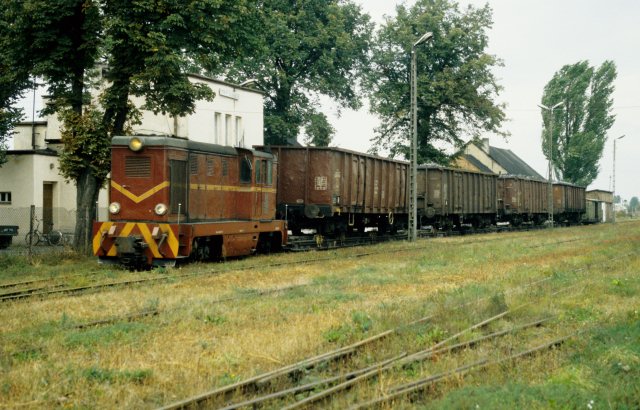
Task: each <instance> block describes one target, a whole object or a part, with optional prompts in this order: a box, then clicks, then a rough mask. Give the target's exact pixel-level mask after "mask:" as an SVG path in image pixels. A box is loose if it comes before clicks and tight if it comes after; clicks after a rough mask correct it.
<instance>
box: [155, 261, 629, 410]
mask: <svg viewBox="0 0 640 410" xmlns="http://www.w3.org/2000/svg"><path fill="white" fill-rule="evenodd" d="M637 254H638V253H637V252H631V253H629V254H626V255H621V256H620V257H619V258H615V259H607V260H605V261H603V262H602V263H600V264H594V265H591V266H590V268H593V267H596V266H598V265H602V266H606V265H607V264H611V263H613V262H617V261H618V260H621V259H622V258H626V257H629V256H633V255H636V256H637ZM583 270H584V268H580V269H575V270H574V273H576V274H577V273H579V272H580V271H583ZM551 279H552V278H551V277H549V276H547V277H544V278H541V279H539V280H537V281H535V282H532V283H526V284H522V285H520V286H517V287H515V288H511V289H508V290H506V291H505V292H504V293H505V295H507V294H513V293H516V292H518V293H525V292H527V293H528V294H534V293H532V292H530V291H529V289H530V288H531V287H535V286H540V285H543V284H544V283H545V282H548V281H550V280H551ZM575 279H576V280H575V283H569V284H565V285H564V286H560V287H558V288H557V289H555V290H552V291H551V292H550V293H549V294H546V293H547V292H543V294H542V296H540V295H539V297H550V298H555V297H557V296H558V295H560V294H561V293H564V292H568V291H572V290H575V289H576V288H577V287H578V286H579V285H581V284H582V283H581V281H582V280H584V278H581V277H580V276H576V277H575ZM545 294H546V295H545ZM488 299H489V298H485V300H484V302H486V301H488ZM480 302H481V301H478V300H473V301H470V302H467V303H464V304H461V305H458V306H456V307H455V308H453V309H451V310H450V311H452V310H457V309H463V308H465V307H467V306H469V305H470V304H477V303H480ZM533 303H536V300H531V301H530V302H528V303H525V304H522V305H520V306H518V307H516V308H513V309H510V310H505V311H502V312H500V313H499V314H497V315H494V316H491V317H489V318H487V319H485V320H482V321H480V322H478V323H476V324H474V325H472V326H470V327H468V328H465V329H463V330H461V331H459V332H456V333H455V334H454V335H452V336H450V337H448V338H446V339H444V340H441V341H440V342H438V343H436V344H434V345H433V346H430V347H428V348H426V349H415V350H414V351H411V352H409V351H408V350H405V351H400V352H396V353H395V354H394V355H391V356H390V357H381V358H379V360H377V361H376V362H375V363H373V364H369V365H368V366H366V367H360V368H349V367H348V363H349V359H350V358H352V357H355V356H357V354H358V353H359V352H360V351H362V350H364V348H365V347H367V346H370V345H371V344H373V343H384V342H385V341H386V340H388V339H392V338H394V337H397V336H398V335H400V334H401V333H403V332H406V331H407V329H409V328H411V327H413V326H415V325H418V324H425V323H428V322H431V321H433V320H434V319H435V316H434V315H430V316H426V317H423V318H420V319H417V320H415V321H413V322H411V323H407V324H404V325H402V326H399V327H397V328H394V329H391V330H388V331H385V332H382V333H379V334H377V335H375V336H372V337H369V338H367V339H364V340H362V341H359V342H357V343H354V344H352V345H349V346H346V347H343V348H340V349H337V350H333V351H330V352H326V353H323V354H320V355H317V356H314V357H312V358H308V359H304V360H301V361H299V362H297V363H294V364H291V365H287V366H284V367H281V368H278V369H275V370H273V371H271V372H268V373H264V374H260V375H257V376H254V377H252V378H250V379H247V380H244V381H240V382H237V383H235V384H232V385H229V386H225V387H222V388H218V389H214V390H211V391H209V392H205V393H202V394H199V395H197V396H194V397H190V398H187V399H184V400H182V401H179V402H176V403H172V404H169V405H167V406H165V407H161V409H183V408H199V407H212V406H215V407H216V408H224V409H227V410H230V409H237V408H247V407H254V408H255V407H259V406H268V407H277V408H285V409H296V408H311V407H314V406H316V405H318V404H319V403H320V402H322V401H324V400H328V399H332V398H335V397H336V396H339V395H343V394H345V392H347V391H348V390H349V389H351V388H353V387H354V386H356V385H358V386H363V385H365V384H366V383H369V384H373V383H374V380H375V379H376V378H377V377H379V376H380V375H381V374H383V373H387V372H389V373H393V372H396V373H397V372H401V371H402V369H406V368H407V367H410V366H413V365H414V364H416V363H422V362H425V361H427V360H430V359H432V358H439V359H442V357H443V356H444V355H452V354H455V353H457V352H462V351H468V350H473V349H474V348H475V347H477V346H481V345H485V344H487V343H489V342H494V341H495V340H497V339H500V338H503V337H505V336H508V335H514V334H519V333H521V332H524V331H526V330H527V329H532V328H541V327H543V326H546V324H548V323H550V322H552V321H553V319H554V318H553V317H543V318H540V319H535V320H532V321H528V322H524V323H520V324H516V325H513V326H503V327H502V328H501V329H499V330H494V331H491V332H485V334H483V335H482V336H479V337H475V338H472V339H467V340H461V338H463V336H465V335H469V334H470V333H472V332H477V331H479V330H481V329H484V328H487V326H488V325H490V324H492V323H494V324H495V323H498V322H499V321H501V320H503V319H504V318H505V317H507V316H511V315H513V314H514V312H516V311H518V310H521V309H523V308H525V307H527V306H530V305H531V304H533ZM444 313H445V312H442V313H441V314H444ZM582 331H585V330H584V329H583V330H582ZM564 333H565V334H564V335H563V336H560V337H556V336H554V337H553V338H550V337H548V336H547V337H541V336H540V335H539V334H533V335H532V337H529V338H527V343H526V344H521V345H520V346H513V345H512V344H507V345H505V346H502V347H501V346H500V344H497V345H496V347H495V348H494V349H493V350H491V349H490V350H491V352H492V353H491V354H485V355H484V356H482V357H479V358H476V360H474V361H471V362H468V363H466V364H464V365H462V366H456V367H452V368H447V369H444V370H442V371H440V372H438V373H435V374H432V375H428V376H426V377H421V378H418V379H416V380H412V381H410V382H406V383H399V384H397V385H393V386H390V387H385V389H384V390H383V392H382V394H373V395H370V396H373V397H368V398H367V400H365V401H362V402H361V403H358V404H356V405H354V406H353V408H354V409H355V408H357V409H360V408H371V407H378V406H380V405H382V404H384V403H386V402H389V401H393V400H397V399H400V398H402V397H406V396H409V395H411V394H413V393H415V392H416V391H419V390H423V389H425V388H426V387H428V386H430V385H432V384H435V383H438V382H442V381H445V380H447V379H450V378H452V377H463V376H464V375H466V374H468V373H470V372H472V371H476V370H480V369H483V368H486V367H489V366H497V365H500V364H502V363H505V362H509V361H514V360H518V359H522V358H525V357H528V356H531V355H534V354H538V353H540V352H542V351H544V350H548V349H552V348H555V347H557V346H560V345H562V344H563V343H564V342H565V341H566V340H567V339H568V338H571V337H574V336H575V334H573V333H571V332H568V333H567V332H564ZM380 350H383V349H380ZM485 350H486V349H485ZM514 351H516V353H514ZM369 354H370V353H369ZM337 360H341V361H342V362H344V363H347V366H344V365H343V366H342V367H340V368H339V369H338V370H337V371H336V373H335V374H330V375H328V376H327V375H323V374H322V373H321V372H320V373H318V374H316V376H315V377H312V378H315V379H316V380H314V381H313V382H310V383H301V384H300V383H297V380H298V378H296V377H289V378H287V376H292V375H294V374H296V373H298V374H300V373H309V372H311V371H313V370H314V369H316V368H318V367H321V366H320V365H323V364H325V365H324V366H322V367H323V369H326V368H327V367H328V366H327V365H326V363H328V362H335V361H337ZM323 376H324V377H323ZM387 380H388V379H387ZM272 385H277V386H278V388H277V389H272V388H271V387H272ZM380 390H381V389H380V388H379V387H372V388H371V389H370V391H373V392H380ZM346 394H348V393H346ZM305 395H306V396H305ZM301 397H303V398H301Z"/></svg>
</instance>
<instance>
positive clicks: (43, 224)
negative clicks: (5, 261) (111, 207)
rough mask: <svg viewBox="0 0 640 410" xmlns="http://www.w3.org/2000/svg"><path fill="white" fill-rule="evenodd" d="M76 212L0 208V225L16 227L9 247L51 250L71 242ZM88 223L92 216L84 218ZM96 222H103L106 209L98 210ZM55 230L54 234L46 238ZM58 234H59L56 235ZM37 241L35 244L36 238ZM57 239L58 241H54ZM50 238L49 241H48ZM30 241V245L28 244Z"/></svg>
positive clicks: (67, 210)
mask: <svg viewBox="0 0 640 410" xmlns="http://www.w3.org/2000/svg"><path fill="white" fill-rule="evenodd" d="M76 217H77V215H76V210H75V209H65V208H50V209H47V210H45V209H43V208H42V207H36V206H31V207H22V208H13V207H0V225H9V226H17V227H18V235H17V236H13V238H12V244H11V246H10V247H11V248H24V247H28V246H29V245H31V246H32V247H36V248H41V247H43V248H44V247H47V248H51V250H53V248H56V247H59V248H61V247H62V246H60V245H65V244H68V245H70V244H72V243H73V233H74V230H75V226H76ZM84 218H86V219H87V220H88V221H89V223H91V221H94V220H96V215H86V216H84ZM98 219H99V220H106V219H107V209H106V208H100V209H98ZM51 231H55V232H54V235H50V232H51ZM58 232H59V233H58ZM38 237H39V238H40V241H37V238H38ZM56 238H59V239H60V240H59V241H58V240H56ZM49 239H51V240H49ZM29 242H31V243H29Z"/></svg>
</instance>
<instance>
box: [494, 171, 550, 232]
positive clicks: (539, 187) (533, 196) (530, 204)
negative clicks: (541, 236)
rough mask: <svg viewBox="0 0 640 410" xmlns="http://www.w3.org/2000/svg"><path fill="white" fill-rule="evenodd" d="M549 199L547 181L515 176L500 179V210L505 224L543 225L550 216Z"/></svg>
mask: <svg viewBox="0 0 640 410" xmlns="http://www.w3.org/2000/svg"><path fill="white" fill-rule="evenodd" d="M548 197H549V184H548V183H547V182H546V181H543V180H539V179H533V178H527V177H520V176H514V175H500V177H499V178H498V210H499V213H500V220H501V221H503V222H509V223H511V224H512V225H514V226H519V225H521V224H523V223H527V224H534V225H539V224H542V223H543V222H544V221H546V220H547V219H548V216H549V210H548V208H549V201H548V199H547V198H548Z"/></svg>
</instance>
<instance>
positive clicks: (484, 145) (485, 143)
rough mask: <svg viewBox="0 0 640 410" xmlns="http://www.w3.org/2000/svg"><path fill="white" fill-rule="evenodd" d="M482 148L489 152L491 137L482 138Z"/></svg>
mask: <svg viewBox="0 0 640 410" xmlns="http://www.w3.org/2000/svg"><path fill="white" fill-rule="evenodd" d="M482 150H483V151H484V152H486V153H487V154H488V153H489V138H483V139H482Z"/></svg>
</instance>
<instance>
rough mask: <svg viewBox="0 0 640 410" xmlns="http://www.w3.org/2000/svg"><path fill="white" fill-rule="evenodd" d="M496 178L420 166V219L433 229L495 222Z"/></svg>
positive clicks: (460, 170)
mask: <svg viewBox="0 0 640 410" xmlns="http://www.w3.org/2000/svg"><path fill="white" fill-rule="evenodd" d="M496 180H497V176H496V175H493V174H486V173H482V172H474V171H467V170H462V169H457V168H446V167H440V166H435V165H429V166H426V165H422V166H420V167H418V175H417V195H418V220H419V222H420V225H421V226H425V225H428V226H431V227H433V228H434V229H452V228H454V227H458V228H460V227H462V226H473V227H478V228H482V227H486V226H489V225H492V224H495V222H496V216H497V202H496Z"/></svg>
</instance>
